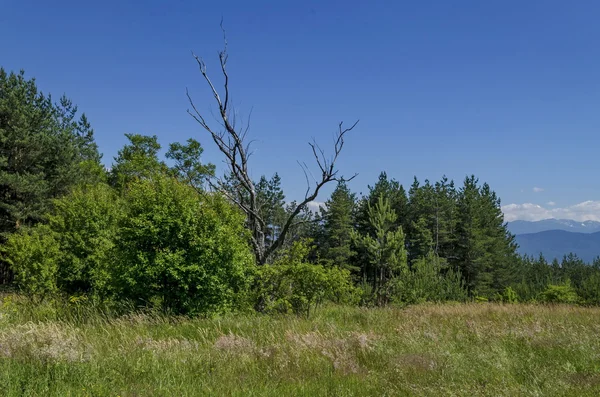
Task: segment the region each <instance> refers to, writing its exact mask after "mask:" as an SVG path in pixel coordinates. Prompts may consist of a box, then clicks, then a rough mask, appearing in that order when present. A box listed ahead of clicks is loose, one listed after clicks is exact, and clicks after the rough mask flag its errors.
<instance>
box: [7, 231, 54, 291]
mask: <svg viewBox="0 0 600 397" xmlns="http://www.w3.org/2000/svg"><path fill="white" fill-rule="evenodd" d="M2 256H3V259H4V260H5V261H6V262H7V263H8V264H9V265H10V267H11V269H12V270H13V272H14V273H15V281H16V283H17V285H18V286H19V288H20V289H21V290H22V291H23V292H25V293H26V294H28V295H29V296H31V297H34V298H41V299H43V298H44V297H46V296H49V295H52V294H54V293H56V292H57V290H58V287H57V275H58V268H59V258H60V246H59V244H58V241H57V240H56V238H55V234H54V233H53V232H52V230H51V229H50V228H49V227H48V226H46V225H38V226H36V227H33V228H26V229H21V230H20V231H19V232H17V233H14V234H11V235H10V236H8V239H7V241H6V244H5V245H4V246H3V247H2Z"/></svg>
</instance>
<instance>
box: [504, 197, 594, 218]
mask: <svg viewBox="0 0 600 397" xmlns="http://www.w3.org/2000/svg"><path fill="white" fill-rule="evenodd" d="M547 205H548V206H553V205H555V203H553V202H550V203H548V204H547ZM502 212H504V220H505V221H507V222H510V221H514V220H517V219H520V220H524V221H541V220H543V219H550V218H556V219H573V220H575V221H578V222H583V221H600V201H591V200H588V201H584V202H582V203H579V204H575V205H572V206H569V207H564V208H546V207H542V206H541V205H539V204H532V203H525V204H508V205H503V206H502Z"/></svg>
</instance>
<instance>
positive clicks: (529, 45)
mask: <svg viewBox="0 0 600 397" xmlns="http://www.w3.org/2000/svg"><path fill="white" fill-rule="evenodd" d="M0 6H1V10H2V11H1V12H0V37H2V39H1V40H0V66H3V67H4V68H5V69H8V70H18V69H25V71H26V73H27V75H28V76H33V77H36V79H37V81H38V85H39V86H40V88H41V89H42V90H43V91H44V92H51V93H53V94H54V95H55V96H59V95H60V94H63V93H66V94H67V96H69V97H70V98H71V99H73V101H74V102H75V103H77V104H78V105H79V107H80V110H82V111H84V112H86V114H87V115H88V117H89V119H90V121H91V122H92V124H93V126H94V128H95V131H96V139H97V142H98V144H99V146H100V149H101V151H102V152H103V153H104V160H105V162H106V163H107V164H110V162H111V160H112V158H113V156H114V155H115V154H116V152H117V150H118V149H119V148H120V147H121V146H122V145H123V144H124V143H125V138H124V136H123V134H124V133H132V132H135V133H142V134H148V135H153V134H156V135H158V137H159V139H160V141H161V143H162V144H163V145H164V146H167V144H168V143H169V142H173V141H184V140H186V139H187V138H189V137H195V138H197V139H199V140H200V141H201V142H202V143H203V145H204V147H205V149H206V150H205V159H206V160H207V161H212V162H214V163H217V164H220V161H221V158H220V156H218V153H217V152H216V149H215V147H214V146H213V145H211V141H210V140H209V139H208V136H207V135H206V134H205V133H204V131H202V130H201V129H200V128H199V126H198V125H197V124H196V123H195V122H194V121H193V119H191V117H190V116H188V115H187V114H186V110H187V108H188V104H187V99H186V96H185V89H186V87H187V88H189V89H190V92H191V93H192V95H193V97H194V98H195V100H196V103H197V105H198V107H199V108H200V109H204V110H207V111H210V109H212V110H214V109H215V107H214V104H213V103H212V101H211V95H210V93H209V92H208V91H207V90H206V86H205V85H204V84H203V81H202V80H201V75H200V74H199V73H198V70H197V66H196V63H195V61H194V60H193V58H192V56H191V51H192V50H193V51H194V52H195V53H197V54H198V55H202V56H203V57H204V58H205V60H206V61H207V63H208V68H209V73H212V74H213V76H214V78H215V79H217V78H218V77H219V76H218V73H217V72H218V63H217V61H218V59H217V52H218V50H220V49H221V47H222V36H221V32H220V29H219V22H220V20H221V17H223V18H224V25H225V28H226V29H227V34H228V39H229V53H230V58H229V71H230V76H231V90H232V95H233V103H234V105H235V106H236V108H237V110H238V111H239V115H240V116H241V117H246V116H247V115H248V113H249V111H250V110H251V109H253V113H252V128H251V131H250V135H251V138H252V139H255V140H256V143H255V146H254V148H255V154H254V157H253V158H252V161H253V164H252V172H253V175H254V176H255V177H256V178H258V177H259V176H260V175H261V174H267V175H271V174H272V173H273V172H274V171H278V172H279V173H280V175H281V176H282V178H283V183H284V188H285V191H286V193H287V196H288V198H290V199H295V198H300V196H301V195H303V193H304V190H305V185H304V177H303V174H302V172H301V170H300V168H299V167H298V165H297V163H296V160H300V161H307V162H308V161H310V160H311V157H310V151H309V147H308V145H307V142H308V141H309V140H310V139H311V138H312V137H315V138H316V139H317V140H318V141H319V142H321V143H322V145H323V146H324V147H329V146H328V145H329V144H331V140H332V137H333V133H334V131H335V129H336V126H337V123H338V122H339V121H342V120H344V121H345V122H346V123H352V122H353V121H355V120H356V119H360V120H361V121H360V124H359V125H358V126H357V128H356V129H355V130H354V131H353V132H352V133H351V134H350V135H348V139H347V145H346V149H345V151H344V152H343V154H342V158H341V159H340V162H339V168H340V169H341V172H342V173H343V174H345V175H351V174H352V173H354V172H358V173H359V176H358V177H357V178H356V179H355V180H353V181H352V182H351V187H352V189H353V190H355V191H357V192H365V191H367V185H369V184H373V183H374V182H375V180H376V178H377V175H378V174H379V172H380V171H381V170H386V171H387V172H388V175H390V176H393V177H394V178H396V179H397V180H399V181H400V182H401V183H403V184H405V185H409V184H410V183H411V182H412V177H413V176H414V175H416V176H417V177H418V178H419V179H421V180H423V179H425V178H429V179H431V180H437V179H439V178H440V177H441V176H442V175H444V174H446V175H447V176H448V177H449V178H452V179H455V180H456V181H462V180H463V178H464V177H465V175H467V174H471V173H474V174H475V175H477V176H478V177H479V178H480V180H482V181H486V182H488V183H490V185H491V187H492V188H493V189H494V190H495V191H496V192H497V193H498V195H499V196H500V197H501V198H502V203H503V204H504V205H506V207H505V213H506V214H507V219H509V220H510V219H514V218H521V219H540V218H543V217H551V216H556V217H565V216H569V217H572V218H575V219H580V220H584V219H597V220H600V184H598V183H597V170H598V166H597V165H596V164H595V163H596V161H595V160H596V158H597V150H598V148H599V147H600V134H598V130H599V127H600V112H599V111H598V105H599V103H600V46H598V39H599V38H600V24H598V23H597V17H598V15H599V14H600V3H598V2H597V1H585V0H580V1H577V2H565V1H553V0H545V1H534V0H529V1H502V2H500V1H494V2H491V1H453V2H450V1H418V2H416V1H411V2H401V1H399V2H391V1H385V2H384V1H370V2H366V1H361V2H352V1H313V0H309V1H270V2H265V1H260V2H259V1H252V2H249V1H219V2H217V1H213V2H204V1H187V0H173V1H144V2H133V1H113V0H107V1H102V2H82V1H64V0H57V1H53V2H45V1H31V0H0ZM330 191H331V189H327V190H326V191H325V192H324V193H325V194H324V195H322V196H321V197H319V199H320V200H321V201H324V200H325V199H326V198H327V195H328V193H329V192H330Z"/></svg>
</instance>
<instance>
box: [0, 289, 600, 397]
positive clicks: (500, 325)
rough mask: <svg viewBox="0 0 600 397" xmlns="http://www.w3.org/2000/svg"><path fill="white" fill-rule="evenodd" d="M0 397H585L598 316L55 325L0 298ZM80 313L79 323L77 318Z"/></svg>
mask: <svg viewBox="0 0 600 397" xmlns="http://www.w3.org/2000/svg"><path fill="white" fill-rule="evenodd" d="M2 302H3V303H2V305H1V306H0V395H2V396H7V397H8V396H121V397H125V396H203V395H214V396H288V395H289V396H326V395H327V396H366V395H373V396H404V395H407V396H409V395H410V396H441V395H445V396H517V395H519V396H542V395H543V396H568V395H572V396H596V395H599V394H600V339H599V338H598V335H599V334H600V308H586V307H578V306H568V305H548V306H545V305H525V304H515V305H508V304H506V305H501V304H491V303H467V304H451V303H447V304H439V305H438V304H424V305H415V306H409V307H405V308H401V307H386V308H358V307H344V306H326V307H322V308H320V309H319V310H317V311H316V312H315V313H314V314H312V315H311V316H310V317H309V318H306V317H299V316H293V315H289V316H286V315H280V316H266V315H259V314H247V315H244V314H231V315H227V316H223V317H218V318H210V319H207V318H205V319H191V318H185V317H173V316H165V315H160V314H152V313H139V314H130V315H125V316H118V317H115V316H109V315H106V314H101V313H100V312H96V313H90V312H86V313H84V312H81V313H80V315H79V316H77V315H73V316H63V317H64V318H61V316H60V315H57V313H56V311H53V310H50V308H49V307H46V306H44V305H33V304H28V303H22V302H19V299H18V297H15V296H14V295H5V296H4V297H3V298H2ZM82 313H83V314H82Z"/></svg>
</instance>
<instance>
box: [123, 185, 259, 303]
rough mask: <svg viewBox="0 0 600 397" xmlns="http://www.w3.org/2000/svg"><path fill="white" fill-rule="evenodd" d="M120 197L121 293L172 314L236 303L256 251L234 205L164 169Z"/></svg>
mask: <svg viewBox="0 0 600 397" xmlns="http://www.w3.org/2000/svg"><path fill="white" fill-rule="evenodd" d="M125 201H126V211H125V212H126V214H125V216H124V217H123V218H122V219H121V221H120V222H119V230H118V235H117V238H116V243H115V244H116V247H115V248H116V259H117V261H116V265H115V267H114V277H115V279H116V281H117V283H118V290H117V296H118V297H119V298H125V299H131V300H133V301H135V302H137V303H138V304H142V305H145V306H147V305H150V306H158V307H160V308H162V309H164V310H165V311H169V312H173V313H177V314H205V313H214V312H226V311H229V310H232V309H233V308H236V307H239V305H240V304H241V303H242V302H240V300H241V299H242V298H243V297H244V296H246V291H247V289H248V287H249V282H250V277H249V276H250V271H251V269H252V267H253V256H252V253H251V251H250V247H249V246H248V235H247V232H246V230H245V228H244V216H243V215H242V214H241V213H240V212H239V211H237V209H236V208H233V207H232V206H231V205H230V204H229V203H227V202H226V201H225V200H224V199H223V198H222V197H221V196H219V195H213V194H209V193H204V194H199V193H197V192H196V191H195V190H194V189H193V188H191V187H189V186H187V185H185V184H183V183H180V182H178V181H177V180H175V179H173V178H169V177H165V176H156V177H153V178H152V179H146V180H139V181H136V182H133V183H131V184H130V185H129V186H128V189H127V191H126V192H125Z"/></svg>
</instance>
